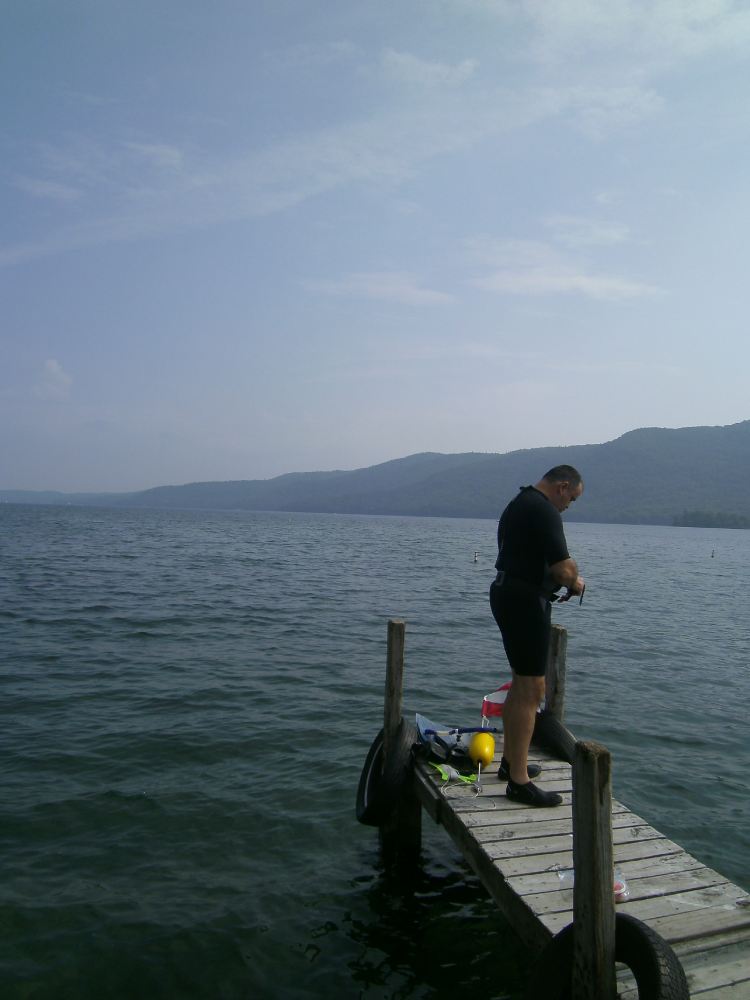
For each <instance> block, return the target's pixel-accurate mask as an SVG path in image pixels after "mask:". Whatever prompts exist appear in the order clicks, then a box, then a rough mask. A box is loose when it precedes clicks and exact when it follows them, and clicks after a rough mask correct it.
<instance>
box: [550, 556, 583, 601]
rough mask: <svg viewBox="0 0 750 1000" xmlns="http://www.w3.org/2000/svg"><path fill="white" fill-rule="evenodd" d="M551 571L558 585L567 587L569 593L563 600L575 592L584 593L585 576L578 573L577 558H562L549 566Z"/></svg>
mask: <svg viewBox="0 0 750 1000" xmlns="http://www.w3.org/2000/svg"><path fill="white" fill-rule="evenodd" d="M549 573H550V576H551V577H552V579H553V580H554V582H555V583H556V584H557V586H558V587H567V588H568V594H567V596H566V597H562V598H561V600H563V601H564V600H567V598H568V597H570V596H572V595H573V594H582V593H583V588H584V586H585V584H584V582H583V577H582V576H579V575H578V564H577V563H576V561H575V559H570V558H568V559H561V560H560V562H556V563H553V564H552V565H551V566H550V568H549Z"/></svg>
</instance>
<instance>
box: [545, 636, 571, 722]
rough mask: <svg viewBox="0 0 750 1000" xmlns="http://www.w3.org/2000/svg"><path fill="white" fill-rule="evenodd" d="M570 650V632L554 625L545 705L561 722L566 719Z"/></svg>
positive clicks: (548, 656) (546, 677)
mask: <svg viewBox="0 0 750 1000" xmlns="http://www.w3.org/2000/svg"><path fill="white" fill-rule="evenodd" d="M567 652H568V632H567V629H564V628H563V627H562V625H553V626H552V632H551V634H550V640H549V652H548V653H547V669H546V671H545V676H544V687H545V701H544V707H545V708H546V709H547V711H548V712H551V713H552V715H554V716H555V718H556V719H557V720H558V721H559V722H564V721H565V658H566V655H567Z"/></svg>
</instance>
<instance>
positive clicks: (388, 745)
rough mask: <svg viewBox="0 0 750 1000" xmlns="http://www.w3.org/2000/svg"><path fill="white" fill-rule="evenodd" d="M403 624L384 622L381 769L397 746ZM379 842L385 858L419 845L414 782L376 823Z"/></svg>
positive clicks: (411, 852)
mask: <svg viewBox="0 0 750 1000" xmlns="http://www.w3.org/2000/svg"><path fill="white" fill-rule="evenodd" d="M405 635H406V625H405V623H404V622H403V621H401V620H400V619H398V618H394V619H391V620H389V622H388V646H387V652H386V658H387V662H386V674H385V705H384V709H383V769H384V770H385V769H386V768H387V767H388V758H389V754H391V753H393V752H394V751H397V750H399V744H400V743H401V742H402V729H401V727H402V726H404V725H407V723H406V722H405V721H404V720H403V719H402V706H403V693H404V646H405ZM380 843H381V847H382V849H383V853H384V855H385V856H386V857H387V858H388V859H398V860H404V859H406V860H410V859H412V858H414V857H416V856H417V855H418V854H419V851H420V849H421V846H422V805H421V803H420V801H419V798H418V797H417V794H416V791H415V788H414V784H413V783H412V782H408V783H407V785H406V787H405V788H404V789H403V791H402V793H401V795H400V797H399V800H398V802H397V803H396V806H395V808H394V810H393V812H392V813H391V815H390V816H389V817H388V818H387V819H386V820H385V822H384V823H383V825H382V826H381V827H380Z"/></svg>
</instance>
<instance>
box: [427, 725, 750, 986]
mask: <svg viewBox="0 0 750 1000" xmlns="http://www.w3.org/2000/svg"><path fill="white" fill-rule="evenodd" d="M496 751H497V752H496V766H495V767H494V769H492V770H489V769H488V772H487V774H486V775H485V776H484V777H483V778H482V787H483V791H482V794H481V795H475V794H474V792H473V791H472V789H471V786H469V785H460V784H449V785H447V786H446V785H445V784H444V783H443V782H442V781H441V779H440V776H439V774H438V772H437V771H436V770H435V768H433V767H431V766H430V764H428V763H426V762H422V761H420V762H418V763H417V765H416V768H415V775H414V782H415V790H416V793H417V796H418V798H419V801H420V802H421V804H422V806H423V807H424V809H425V810H426V811H427V813H428V814H429V815H430V816H431V817H432V819H433V820H434V821H435V822H436V823H439V824H440V825H441V826H443V827H444V829H445V830H446V832H447V833H449V834H450V836H451V838H452V839H453V841H454V842H455V843H456V845H457V846H458V847H459V848H460V850H461V852H462V853H463V855H464V857H465V858H466V860H467V861H468V863H469V864H470V865H471V867H472V868H473V869H474V870H475V871H476V873H477V875H478V876H479V877H480V878H481V880H482V882H483V884H484V885H485V887H486V889H487V890H488V891H489V893H490V894H491V896H492V897H493V899H494V900H495V902H496V903H497V904H498V907H499V908H500V910H501V911H502V912H503V914H504V915H505V916H506V917H507V919H508V920H509V921H510V922H511V923H512V925H513V927H514V928H515V930H516V931H517V933H518V935H519V936H520V937H521V939H522V940H523V941H524V943H525V944H526V945H527V946H528V947H529V949H530V950H533V951H535V952H537V951H541V949H542V948H544V946H545V945H546V944H547V943H548V942H549V940H550V939H551V937H552V936H553V935H554V934H556V933H557V932H558V931H560V930H562V928H563V927H565V926H566V925H567V924H569V923H571V922H572V921H573V889H572V887H571V883H570V880H569V874H570V873H571V872H572V869H573V815H572V809H571V795H572V769H571V765H570V764H567V763H562V762H560V761H556V760H553V759H552V758H551V757H550V756H549V755H548V754H545V753H544V752H541V751H537V750H535V748H533V747H532V754H531V756H530V760H535V761H537V762H539V763H541V764H542V766H543V768H544V770H543V773H542V776H541V777H540V778H539V779H538V782H539V784H540V787H542V788H544V789H546V790H552V791H557V792H560V793H561V794H562V796H563V804H562V805H561V806H557V807H555V808H553V809H530V808H528V807H527V806H522V805H518V804H516V803H514V802H510V801H509V800H508V799H507V798H506V797H505V783H504V782H500V781H498V779H497V773H496V772H497V764H499V761H500V755H501V753H502V738H501V737H499V738H498V742H497V748H496ZM612 835H613V850H614V863H615V868H616V870H617V871H618V873H621V874H622V876H623V877H624V879H625V880H626V883H627V886H628V889H629V891H630V898H629V899H628V900H627V901H626V902H622V903H618V904H617V911H618V912H626V913H631V914H632V915H633V916H635V917H638V918H639V919H640V920H643V921H644V922H645V923H647V924H648V925H649V926H650V927H652V928H653V929H654V930H655V931H656V932H657V933H658V934H659V935H660V936H661V937H662V938H664V939H665V940H666V941H668V942H669V943H670V944H671V946H672V947H673V948H674V950H675V952H676V953H677V956H678V957H679V959H680V961H681V963H682V966H683V968H684V970H685V973H686V975H687V979H688V985H689V986H690V995H691V997H699V998H700V1000H750V894H748V893H747V892H746V891H745V890H744V889H741V888H739V887H738V886H736V885H733V884H732V883H731V882H729V881H728V880H727V879H726V878H725V877H724V876H723V875H720V874H719V873H718V872H715V871H712V870H711V869H710V868H707V867H706V866H705V865H703V864H701V863H700V861H697V860H696V859H695V858H694V857H692V856H691V855H690V854H688V853H687V852H686V851H684V850H683V849H682V848H681V847H680V846H679V844H675V843H673V842H672V841H670V840H668V839H667V838H666V837H665V836H664V835H663V834H661V833H659V831H658V830H656V829H654V827H652V826H650V825H649V824H648V823H647V822H646V821H645V820H644V819H642V818H641V817H640V816H636V815H635V814H634V813H632V812H630V811H629V810H628V809H627V808H626V807H625V806H623V805H621V804H620V803H619V802H616V801H613V802H612ZM628 978H629V977H628V975H627V974H626V972H625V971H623V970H621V971H620V972H619V974H618V983H619V993H618V995H619V996H620V997H621V998H627V1000H636V998H637V996H638V992H637V989H636V988H635V987H634V986H633V985H632V984H631V983H629V982H628Z"/></svg>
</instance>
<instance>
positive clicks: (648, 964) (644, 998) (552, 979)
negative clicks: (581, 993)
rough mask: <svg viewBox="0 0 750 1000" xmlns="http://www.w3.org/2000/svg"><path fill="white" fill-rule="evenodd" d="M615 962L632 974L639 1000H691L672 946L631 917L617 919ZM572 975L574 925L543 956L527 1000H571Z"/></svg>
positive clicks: (621, 916)
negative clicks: (625, 966)
mask: <svg viewBox="0 0 750 1000" xmlns="http://www.w3.org/2000/svg"><path fill="white" fill-rule="evenodd" d="M615 961H617V962H620V963H622V964H623V965H627V967H628V968H629V969H630V971H631V972H632V973H633V976H634V977H635V981H636V984H637V986H638V1000H690V990H689V989H688V983H687V979H686V977H685V971H684V969H683V968H682V965H681V964H680V961H679V959H678V958H677V956H676V955H675V953H674V951H673V949H672V947H671V945H670V944H669V943H668V942H667V941H665V940H664V938H662V937H660V936H659V935H658V934H657V933H656V931H655V930H653V929H652V928H651V927H649V926H648V924H644V923H643V921H642V920H638V919H636V917H633V916H631V915H630V914H629V913H617V914H616V915H615ZM572 971H573V924H568V926H567V927H565V928H563V930H561V931H560V933H559V934H556V935H555V937H553V938H552V940H551V941H550V943H549V944H548V945H547V947H546V949H545V950H544V951H543V952H542V955H541V957H540V959H539V962H538V964H537V967H536V971H535V972H534V975H533V977H532V979H531V982H530V983H529V986H528V989H527V991H526V994H525V1000H570V998H571V996H572V993H571V974H572Z"/></svg>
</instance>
